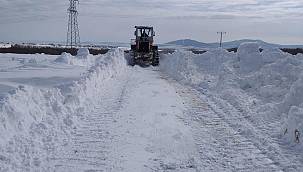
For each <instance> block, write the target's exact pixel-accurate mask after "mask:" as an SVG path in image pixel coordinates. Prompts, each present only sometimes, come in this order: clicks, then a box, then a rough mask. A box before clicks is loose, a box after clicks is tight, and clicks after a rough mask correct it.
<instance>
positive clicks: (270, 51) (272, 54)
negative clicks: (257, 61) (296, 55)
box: [261, 48, 285, 64]
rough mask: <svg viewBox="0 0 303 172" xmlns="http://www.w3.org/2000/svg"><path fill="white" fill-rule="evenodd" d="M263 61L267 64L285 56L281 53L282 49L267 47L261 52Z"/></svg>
mask: <svg viewBox="0 0 303 172" xmlns="http://www.w3.org/2000/svg"><path fill="white" fill-rule="evenodd" d="M261 56H262V59H263V63H265V64H268V63H274V62H276V61H277V60H279V59H282V58H283V57H285V54H284V53H283V51H282V50H280V49H278V48H267V49H264V50H263V51H262V53H261Z"/></svg>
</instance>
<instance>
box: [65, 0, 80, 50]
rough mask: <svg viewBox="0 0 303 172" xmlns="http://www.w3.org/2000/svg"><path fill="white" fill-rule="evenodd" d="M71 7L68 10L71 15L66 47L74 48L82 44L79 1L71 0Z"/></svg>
mask: <svg viewBox="0 0 303 172" xmlns="http://www.w3.org/2000/svg"><path fill="white" fill-rule="evenodd" d="M69 2H70V6H69V8H68V9H67V11H68V13H69V18H68V29H67V42H66V45H67V46H70V47H71V48H73V47H74V46H77V45H79V44H80V33H79V25H78V10H77V4H79V0H69Z"/></svg>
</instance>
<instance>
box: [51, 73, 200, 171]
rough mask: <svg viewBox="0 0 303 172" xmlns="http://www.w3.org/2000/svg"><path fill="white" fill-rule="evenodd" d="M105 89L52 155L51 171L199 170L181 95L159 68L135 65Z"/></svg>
mask: <svg viewBox="0 0 303 172" xmlns="http://www.w3.org/2000/svg"><path fill="white" fill-rule="evenodd" d="M104 93H105V94H104V95H100V99H101V100H103V101H102V102H103V103H102V104H100V105H99V106H98V107H96V108H95V109H94V110H93V111H92V112H91V113H90V114H84V115H83V117H82V121H83V122H82V124H81V127H80V128H78V129H75V132H74V134H73V138H72V140H71V144H69V145H67V146H66V147H63V148H62V150H59V151H58V152H57V154H56V155H55V157H54V158H53V160H54V161H53V162H54V165H55V166H56V171H117V172H120V171H127V172H130V171H132V172H142V171H167V170H168V171H200V170H199V169H198V167H199V165H198V164H197V162H198V161H199V160H198V159H199V155H198V151H197V150H196V146H195V144H194V139H193V137H192V134H191V130H190V127H189V126H186V125H185V124H184V123H183V121H182V120H181V118H183V115H184V113H183V112H184V110H185V109H184V105H183V101H182V98H181V97H180V96H179V95H178V94H177V92H176V90H175V89H174V88H173V87H172V86H171V85H170V84H169V83H168V82H167V81H166V80H165V79H163V78H161V77H160V74H159V72H158V71H153V70H152V69H141V68H134V70H131V71H130V72H129V74H128V75H126V77H122V78H119V79H117V80H116V81H113V82H112V83H111V84H108V85H107V86H106V85H105V86H104Z"/></svg>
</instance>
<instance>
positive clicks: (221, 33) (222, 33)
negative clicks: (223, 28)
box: [217, 32, 226, 48]
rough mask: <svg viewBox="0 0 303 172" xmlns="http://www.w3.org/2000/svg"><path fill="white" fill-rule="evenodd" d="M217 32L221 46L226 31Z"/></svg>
mask: <svg viewBox="0 0 303 172" xmlns="http://www.w3.org/2000/svg"><path fill="white" fill-rule="evenodd" d="M217 34H220V48H222V42H223V35H225V34H226V32H217Z"/></svg>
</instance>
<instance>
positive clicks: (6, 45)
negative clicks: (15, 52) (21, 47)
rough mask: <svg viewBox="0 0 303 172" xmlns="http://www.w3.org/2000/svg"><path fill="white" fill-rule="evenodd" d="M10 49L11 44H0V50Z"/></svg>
mask: <svg viewBox="0 0 303 172" xmlns="http://www.w3.org/2000/svg"><path fill="white" fill-rule="evenodd" d="M11 47H12V45H11V44H4V43H0V48H11Z"/></svg>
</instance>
